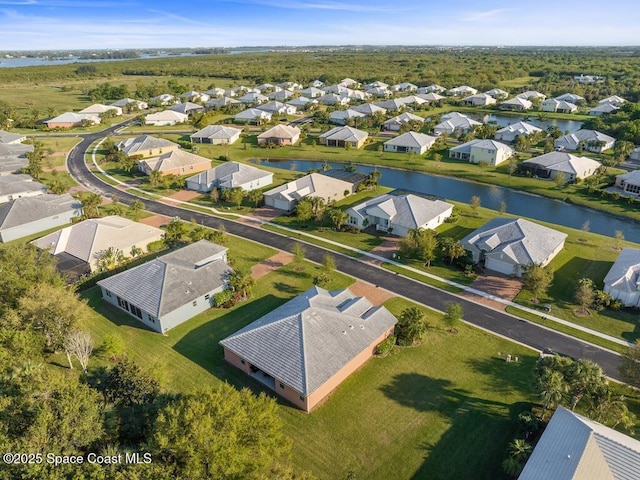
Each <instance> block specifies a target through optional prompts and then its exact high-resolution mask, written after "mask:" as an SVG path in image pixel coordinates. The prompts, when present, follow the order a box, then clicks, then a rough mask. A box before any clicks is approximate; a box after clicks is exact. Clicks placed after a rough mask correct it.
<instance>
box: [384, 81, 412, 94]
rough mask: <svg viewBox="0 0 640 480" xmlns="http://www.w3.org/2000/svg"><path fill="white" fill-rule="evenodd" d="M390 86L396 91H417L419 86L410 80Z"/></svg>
mask: <svg viewBox="0 0 640 480" xmlns="http://www.w3.org/2000/svg"><path fill="white" fill-rule="evenodd" d="M390 88H391V90H393V91H394V92H415V91H416V90H418V86H417V85H414V84H413V83H410V82H402V83H397V84H396V85H391V87H390Z"/></svg>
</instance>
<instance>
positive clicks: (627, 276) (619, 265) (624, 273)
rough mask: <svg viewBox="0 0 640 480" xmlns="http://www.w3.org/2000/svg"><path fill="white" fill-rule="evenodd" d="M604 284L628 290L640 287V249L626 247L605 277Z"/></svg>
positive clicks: (634, 290)
mask: <svg viewBox="0 0 640 480" xmlns="http://www.w3.org/2000/svg"><path fill="white" fill-rule="evenodd" d="M604 284H605V285H609V286H611V287H615V288H616V289H618V290H622V291H626V292H636V291H638V290H639V289H640V250H638V249H636V248H624V249H622V252H620V255H618V258H617V259H616V261H615V262H614V264H613V265H612V266H611V269H610V270H609V272H608V273H607V276H606V277H604Z"/></svg>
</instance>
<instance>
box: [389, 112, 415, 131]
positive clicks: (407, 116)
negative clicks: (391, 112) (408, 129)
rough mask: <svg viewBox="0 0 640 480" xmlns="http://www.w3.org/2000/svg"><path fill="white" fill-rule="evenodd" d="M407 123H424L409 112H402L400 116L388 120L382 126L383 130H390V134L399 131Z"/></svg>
mask: <svg viewBox="0 0 640 480" xmlns="http://www.w3.org/2000/svg"><path fill="white" fill-rule="evenodd" d="M409 122H420V123H424V118H422V117H420V116H418V115H415V114H413V113H411V112H403V113H401V114H400V115H396V116H395V117H392V118H390V119H389V120H387V121H386V122H384V123H383V124H382V129H383V130H391V131H392V132H397V131H399V130H400V129H401V128H402V126H403V125H405V124H407V123H409Z"/></svg>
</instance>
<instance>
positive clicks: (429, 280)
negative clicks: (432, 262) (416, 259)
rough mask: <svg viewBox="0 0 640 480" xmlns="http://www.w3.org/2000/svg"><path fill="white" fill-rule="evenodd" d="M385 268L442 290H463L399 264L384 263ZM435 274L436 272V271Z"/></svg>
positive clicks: (453, 291)
mask: <svg viewBox="0 0 640 480" xmlns="http://www.w3.org/2000/svg"><path fill="white" fill-rule="evenodd" d="M382 267H383V268H386V269H387V270H391V271H392V272H396V273H400V274H402V275H404V276H405V277H409V278H413V279H414V280H418V281H419V282H423V283H426V284H428V285H433V286H434V287H438V288H441V289H442V290H446V291H447V292H451V293H460V292H462V291H463V290H462V289H461V288H457V287H454V286H452V285H449V284H448V283H444V282H440V281H438V280H434V279H433V278H429V277H427V276H425V275H420V274H419V273H416V272H414V271H411V270H407V269H406V268H403V267H399V266H397V265H393V264H391V263H384V264H383V265H382ZM434 275H435V273H434Z"/></svg>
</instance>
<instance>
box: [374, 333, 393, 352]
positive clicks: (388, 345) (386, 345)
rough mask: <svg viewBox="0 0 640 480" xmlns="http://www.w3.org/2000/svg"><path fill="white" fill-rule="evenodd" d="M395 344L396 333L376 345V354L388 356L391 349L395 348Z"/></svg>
mask: <svg viewBox="0 0 640 480" xmlns="http://www.w3.org/2000/svg"><path fill="white" fill-rule="evenodd" d="M395 344H396V336H395V335H391V336H390V337H387V338H386V339H384V340H383V341H382V342H380V343H379V344H378V346H377V347H376V355H380V356H383V357H386V356H387V355H389V354H390V353H391V351H392V350H393V346H394V345H395Z"/></svg>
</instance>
